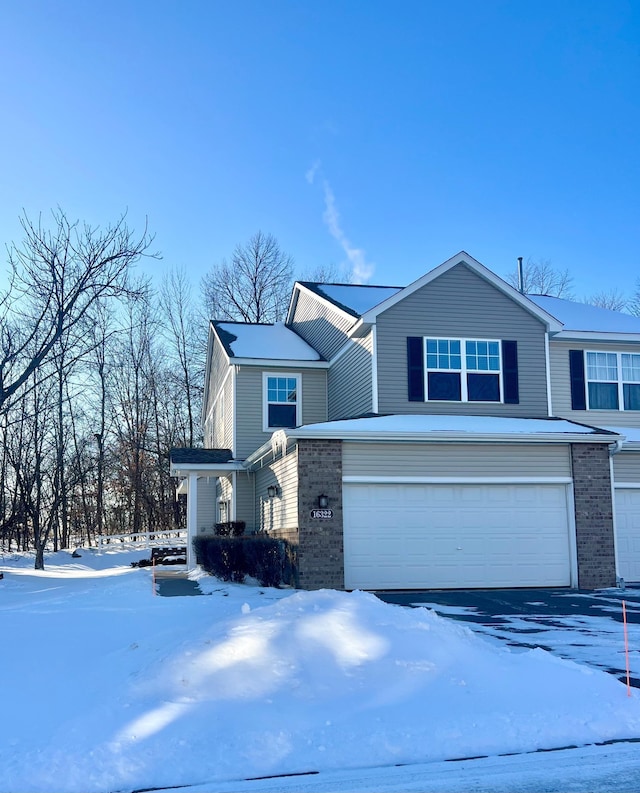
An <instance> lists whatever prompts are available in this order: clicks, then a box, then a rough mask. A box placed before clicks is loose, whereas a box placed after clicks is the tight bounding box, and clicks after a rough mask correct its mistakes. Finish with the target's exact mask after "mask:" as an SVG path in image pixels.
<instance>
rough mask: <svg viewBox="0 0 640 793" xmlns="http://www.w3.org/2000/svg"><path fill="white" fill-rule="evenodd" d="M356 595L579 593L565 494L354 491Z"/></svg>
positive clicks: (350, 562)
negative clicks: (483, 590)
mask: <svg viewBox="0 0 640 793" xmlns="http://www.w3.org/2000/svg"><path fill="white" fill-rule="evenodd" d="M343 506H344V565H345V587H346V588H347V589H419V588H433V589H455V588H472V587H527V586H533V587H536V586H569V585H570V583H571V550H570V547H571V546H570V541H569V521H568V516H567V492H566V488H565V486H564V485H555V484H550V485H502V484H497V485H486V484H485V485H468V484H461V485H455V484H453V485H449V484H447V485H444V484H443V485H440V484H438V485H430V484H429V485H427V484H372V485H367V484H351V483H349V484H345V485H344V502H343Z"/></svg>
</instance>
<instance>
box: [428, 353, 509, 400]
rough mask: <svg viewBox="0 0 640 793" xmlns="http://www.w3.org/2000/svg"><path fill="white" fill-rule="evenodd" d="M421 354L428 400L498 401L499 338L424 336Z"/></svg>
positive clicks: (499, 390) (500, 392)
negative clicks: (423, 352) (424, 364)
mask: <svg viewBox="0 0 640 793" xmlns="http://www.w3.org/2000/svg"><path fill="white" fill-rule="evenodd" d="M425 355H426V359H425V361H426V399H427V400H428V401H434V400H435V401H454V402H501V401H502V357H501V354H500V342H499V341H496V340H493V339H438V338H427V339H425Z"/></svg>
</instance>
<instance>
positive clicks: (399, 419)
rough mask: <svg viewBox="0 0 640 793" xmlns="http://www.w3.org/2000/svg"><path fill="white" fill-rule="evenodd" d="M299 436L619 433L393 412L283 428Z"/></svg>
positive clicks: (542, 437) (580, 436) (577, 436)
mask: <svg viewBox="0 0 640 793" xmlns="http://www.w3.org/2000/svg"><path fill="white" fill-rule="evenodd" d="M284 432H285V433H286V435H287V436H289V437H296V438H313V437H326V438H342V439H354V440H357V439H358V438H365V437H366V438H372V437H375V438H380V439H393V438H398V439H402V440H427V439H429V440H438V439H447V440H451V439H453V440H463V441H473V440H479V439H484V438H486V439H491V440H495V439H496V438H497V439H500V438H502V439H504V440H523V439H525V438H526V439H529V440H539V441H550V440H558V441H560V440H562V441H565V442H566V441H568V440H574V441H579V440H585V441H586V440H590V441H592V440H595V439H596V437H598V438H599V439H600V440H608V441H609V442H613V441H615V440H616V436H615V435H614V434H613V433H612V432H610V431H609V430H606V429H600V428H598V427H591V426H587V425H585V424H577V423H576V422H573V421H567V420H565V419H555V418H549V419H518V418H502V417H499V416H445V415H437V414H435V415H415V414H409V415H393V416H373V417H370V418H359V419H344V420H340V421H326V422H322V423H320V424H307V425H304V426H302V427H297V428H296V429H292V430H285V431H284Z"/></svg>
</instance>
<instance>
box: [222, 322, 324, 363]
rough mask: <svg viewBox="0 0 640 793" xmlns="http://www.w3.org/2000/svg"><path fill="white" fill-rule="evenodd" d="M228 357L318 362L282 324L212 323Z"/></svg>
mask: <svg viewBox="0 0 640 793" xmlns="http://www.w3.org/2000/svg"><path fill="white" fill-rule="evenodd" d="M213 324H214V326H215V328H216V329H217V330H218V336H219V338H220V341H221V342H222V344H223V345H224V348H225V350H226V351H227V354H228V355H229V357H230V358H249V359H251V358H254V359H260V360H273V361H320V360H322V359H321V356H320V355H319V354H318V353H317V352H316V350H314V349H313V347H311V345H309V344H307V342H306V341H304V339H301V338H300V336H298V334H297V333H295V332H294V331H293V330H290V329H289V328H287V327H286V326H285V325H284V324H283V323H282V322H276V323H274V324H273V325H261V324H254V323H248V322H214V323H213Z"/></svg>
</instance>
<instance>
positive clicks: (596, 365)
mask: <svg viewBox="0 0 640 793" xmlns="http://www.w3.org/2000/svg"><path fill="white" fill-rule="evenodd" d="M586 364H587V367H586V369H587V371H586V380H587V397H588V409H589V410H640V354H636V353H625V352H622V353H620V352H587V353H586Z"/></svg>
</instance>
